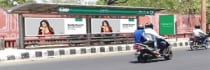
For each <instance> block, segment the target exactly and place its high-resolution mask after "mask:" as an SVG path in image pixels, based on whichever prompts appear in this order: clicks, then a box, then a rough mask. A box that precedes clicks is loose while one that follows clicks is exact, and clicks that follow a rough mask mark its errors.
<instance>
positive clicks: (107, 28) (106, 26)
mask: <svg viewBox="0 0 210 70" xmlns="http://www.w3.org/2000/svg"><path fill="white" fill-rule="evenodd" d="M101 32H102V33H106V32H112V27H111V26H110V25H109V22H108V21H107V20H104V21H103V22H102V26H101Z"/></svg>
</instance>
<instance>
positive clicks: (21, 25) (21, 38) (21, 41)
mask: <svg viewBox="0 0 210 70" xmlns="http://www.w3.org/2000/svg"><path fill="white" fill-rule="evenodd" d="M18 22H19V23H18V24H19V25H18V26H19V39H18V40H17V41H18V42H17V44H18V49H24V48H25V45H24V37H25V30H24V29H25V25H24V17H23V14H18Z"/></svg>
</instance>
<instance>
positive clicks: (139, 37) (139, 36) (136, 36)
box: [134, 25, 145, 43]
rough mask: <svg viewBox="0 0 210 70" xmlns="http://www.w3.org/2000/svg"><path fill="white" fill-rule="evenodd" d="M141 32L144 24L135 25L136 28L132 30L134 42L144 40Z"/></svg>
mask: <svg viewBox="0 0 210 70" xmlns="http://www.w3.org/2000/svg"><path fill="white" fill-rule="evenodd" d="M143 33H144V26H143V25H139V26H138V27H137V30H135V32H134V40H135V43H143V42H144V41H145V39H144V38H143Z"/></svg>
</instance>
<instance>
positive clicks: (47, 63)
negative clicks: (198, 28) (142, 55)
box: [0, 48, 210, 70]
mask: <svg viewBox="0 0 210 70" xmlns="http://www.w3.org/2000/svg"><path fill="white" fill-rule="evenodd" d="M173 51H174V57H173V59H172V60H168V61H163V60H162V59H158V60H153V61H151V62H149V63H138V62H136V60H135V59H134V55H133V53H134V52H120V53H104V54H96V55H84V56H75V57H65V58H49V59H47V60H46V59H43V60H25V61H11V62H0V70H153V69H155V70H209V69H210V49H208V50H198V51H189V48H182V49H180V48H179V49H174V50H173Z"/></svg>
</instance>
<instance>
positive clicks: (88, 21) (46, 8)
mask: <svg viewBox="0 0 210 70" xmlns="http://www.w3.org/2000/svg"><path fill="white" fill-rule="evenodd" d="M161 10H163V9H157V8H151V7H127V6H98V5H96V6H87V5H69V4H40V3H29V4H23V5H19V6H15V7H13V8H11V9H9V10H8V12H9V13H14V14H18V15H19V17H18V18H19V20H18V21H19V25H18V26H19V38H18V40H17V43H18V48H19V49H23V48H25V46H26V45H25V40H26V39H25V37H27V36H30V35H33V34H37V33H38V32H33V31H37V30H38V29H37V30H33V29H34V28H33V27H35V26H36V28H39V27H38V26H39V22H37V23H38V24H35V23H33V22H36V21H35V20H36V18H30V17H26V16H24V15H26V14H34V15H36V14H37V15H81V16H79V17H75V18H74V19H72V18H65V19H62V21H60V20H56V21H54V19H52V18H50V19H49V20H52V21H53V22H54V23H56V22H57V23H62V24H54V26H53V27H55V28H57V29H56V30H57V31H58V32H57V35H62V34H65V35H68V34H85V35H87V39H88V41H89V40H90V37H91V34H94V33H100V32H99V31H101V30H99V29H100V28H99V27H101V26H100V25H101V24H99V23H98V22H102V21H104V20H102V19H100V18H95V17H100V16H115V17H114V18H116V17H121V16H132V17H128V18H126V19H105V20H108V21H110V23H111V24H110V25H112V26H113V29H112V30H113V32H115V33H117V32H118V33H119V32H129V29H131V30H130V31H132V30H135V29H136V27H137V25H138V21H140V20H139V19H138V17H139V16H144V15H154V14H155V13H156V12H158V11H161ZM82 16H84V17H82ZM108 18H113V17H108ZM55 19H59V18H55ZM83 21H84V22H83ZM73 22H74V23H75V24H71V23H73ZM51 23H52V22H51ZM118 23H122V24H119V25H118ZM128 23H129V24H128ZM61 25H62V26H61ZM118 26H119V27H118ZM82 27H84V28H83V30H82V29H77V28H82ZM59 29H63V30H60V31H59ZM30 30H31V31H30ZM56 30H54V31H56ZM130 33H131V32H130ZM40 37H41V36H40Z"/></svg>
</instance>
